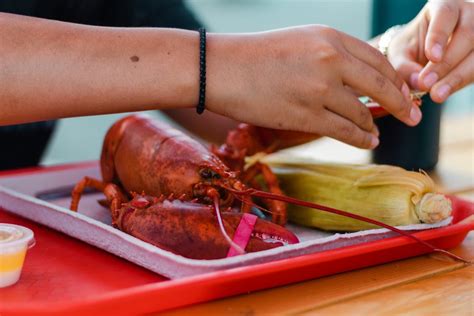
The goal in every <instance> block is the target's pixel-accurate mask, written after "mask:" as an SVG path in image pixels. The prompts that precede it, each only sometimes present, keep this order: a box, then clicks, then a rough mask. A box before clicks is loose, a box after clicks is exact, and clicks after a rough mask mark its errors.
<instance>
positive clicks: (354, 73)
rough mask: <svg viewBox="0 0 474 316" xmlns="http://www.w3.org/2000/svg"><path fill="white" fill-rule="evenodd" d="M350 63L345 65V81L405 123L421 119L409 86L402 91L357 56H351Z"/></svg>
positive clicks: (405, 86)
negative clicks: (413, 102) (412, 100)
mask: <svg viewBox="0 0 474 316" xmlns="http://www.w3.org/2000/svg"><path fill="white" fill-rule="evenodd" d="M348 59H349V61H348V63H349V65H347V66H346V67H343V75H342V78H343V80H344V83H345V84H347V85H349V86H351V87H354V88H355V89H356V90H357V91H361V92H363V93H364V94H366V95H368V96H370V97H371V98H372V99H374V100H375V101H376V102H377V103H379V104H380V105H381V106H383V107H384V108H385V109H386V110H387V111H388V112H390V113H391V114H393V115H394V116H395V117H396V118H398V119H399V120H401V121H403V122H404V123H405V124H407V125H410V126H413V125H416V124H418V122H419V121H420V120H421V111H420V109H418V107H416V106H414V105H412V103H411V100H410V96H409V89H408V86H407V85H406V84H405V83H403V84H402V89H401V90H402V91H403V92H401V91H400V89H399V88H397V87H396V86H395V85H394V83H393V82H392V81H390V80H389V79H388V78H386V77H385V76H383V75H382V74H381V73H380V72H378V71H377V70H375V69H374V68H372V67H370V66H369V65H367V64H365V63H363V62H362V61H360V60H358V59H357V58H353V57H349V58H348Z"/></svg>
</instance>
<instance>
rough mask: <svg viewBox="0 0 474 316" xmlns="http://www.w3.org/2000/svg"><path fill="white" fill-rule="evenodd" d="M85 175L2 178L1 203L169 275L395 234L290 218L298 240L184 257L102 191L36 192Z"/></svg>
mask: <svg viewBox="0 0 474 316" xmlns="http://www.w3.org/2000/svg"><path fill="white" fill-rule="evenodd" d="M86 175H87V176H92V177H99V172H98V168H97V166H95V165H94V166H90V167H86V168H79V169H66V170H56V171H50V172H46V173H36V174H31V173H30V174H25V175H17V176H15V177H10V178H0V208H3V209H5V210H7V211H10V212H13V213H15V214H18V215H20V216H23V217H26V218H28V219H31V220H33V221H35V222H38V223H41V224H44V225H46V226H48V227H51V228H53V229H56V230H58V231H61V232H63V233H65V234H67V235H70V236H72V237H75V238H78V239H80V240H82V241H84V242H87V243H89V244H91V245H94V246H96V247H99V248H101V249H104V250H106V251H108V252H110V253H113V254H115V255H118V256H120V257H122V258H125V259H127V260H129V261H131V262H134V263H136V264H138V265H140V266H143V267H145V268H147V269H149V270H152V271H154V272H156V273H159V274H161V275H163V276H166V277H169V278H180V277H184V276H190V275H197V274H202V273H206V272H212V271H217V270H224V269H229V268H234V267H240V266H246V265H250V264H257V263H264V262H270V261H274V260H279V259H284V258H291V257H296V256H301V255H305V254H310V253H316V252H321V251H326V250H331V249H336V248H340V247H345V246H350V245H355V244H360V243H365V242H369V241H375V240H380V239H383V238H387V237H391V236H395V235H396V234H395V233H393V232H391V231H388V230H386V229H373V230H366V231H361V232H356V233H345V234H334V233H328V232H323V231H319V230H315V229H310V228H304V227H300V226H295V225H291V224H290V225H289V226H288V228H289V229H290V230H292V231H293V232H294V233H295V234H296V235H297V236H298V237H299V238H300V241H301V242H300V243H299V244H294V245H288V246H284V247H279V248H274V249H270V250H266V251H260V252H255V253H247V254H245V255H242V256H236V257H231V258H224V259H217V260H195V259H188V258H184V257H182V256H179V255H175V254H173V253H171V252H168V251H165V250H162V249H160V248H158V247H155V246H153V245H151V244H148V243H145V242H143V241H141V240H139V239H136V238H134V237H132V236H130V235H128V234H126V233H123V232H121V231H119V230H117V229H115V228H113V227H112V226H110V215H109V213H108V210H107V209H105V208H103V207H101V206H99V205H98V203H97V200H98V199H100V198H103V196H102V195H101V194H89V195H85V196H84V197H83V199H82V200H81V204H80V208H79V213H75V212H71V211H70V210H68V209H67V207H68V205H69V201H70V199H69V197H64V198H59V199H55V200H54V201H49V202H45V201H42V200H39V199H37V198H34V196H36V194H37V193H38V192H42V191H46V190H50V189H54V188H58V187H62V186H66V187H67V186H71V185H73V184H74V183H76V182H77V181H78V180H80V179H81V178H82V177H83V176H86ZM450 222H451V218H448V219H446V220H444V221H442V222H440V223H437V224H432V225H430V224H417V225H409V226H403V227H399V228H400V229H403V230H422V229H429V228H435V227H441V226H445V225H448V224H449V223H450Z"/></svg>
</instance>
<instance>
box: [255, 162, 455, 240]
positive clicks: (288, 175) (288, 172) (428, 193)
mask: <svg viewBox="0 0 474 316" xmlns="http://www.w3.org/2000/svg"><path fill="white" fill-rule="evenodd" d="M264 162H265V163H267V164H269V165H270V166H271V167H272V169H273V170H274V172H275V173H276V175H277V176H278V178H279V180H280V184H281V187H282V189H283V191H284V192H285V193H286V194H287V195H288V196H291V197H295V198H298V199H302V200H306V201H310V202H313V203H318V204H322V205H326V206H330V207H333V208H336V209H340V210H344V211H347V212H351V213H354V214H358V215H362V216H365V217H369V218H372V219H375V220H379V221H381V222H384V223H386V224H389V225H392V226H400V225H409V224H417V223H435V222H439V221H441V220H443V219H445V218H447V217H449V216H450V215H451V201H450V200H449V199H448V198H446V197H445V196H444V195H442V194H437V193H435V192H434V190H435V185H434V183H433V181H432V180H431V178H430V177H429V176H428V175H427V174H426V173H422V172H412V171H406V170H404V169H402V168H399V167H394V166H387V165H349V164H331V163H320V162H316V161H313V160H309V159H296V158H292V157H286V158H282V157H281V156H274V157H272V156H268V157H266V158H265V159H264ZM288 215H289V219H290V220H291V221H293V222H295V223H298V224H300V225H305V226H312V227H317V228H320V229H324V230H334V231H356V230H364V229H372V228H377V226H374V225H372V224H369V223H365V222H361V221H358V220H354V219H351V218H346V217H343V216H340V215H335V214H329V213H326V212H321V211H317V210H314V209H309V208H305V207H300V206H293V205H288Z"/></svg>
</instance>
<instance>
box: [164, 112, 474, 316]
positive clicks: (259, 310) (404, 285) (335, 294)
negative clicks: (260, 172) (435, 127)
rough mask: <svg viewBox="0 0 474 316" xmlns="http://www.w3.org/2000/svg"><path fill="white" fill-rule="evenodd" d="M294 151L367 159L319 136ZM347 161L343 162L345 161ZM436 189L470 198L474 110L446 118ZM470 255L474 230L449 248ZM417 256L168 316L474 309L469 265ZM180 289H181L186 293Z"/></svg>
mask: <svg viewBox="0 0 474 316" xmlns="http://www.w3.org/2000/svg"><path fill="white" fill-rule="evenodd" d="M298 152H299V153H301V152H303V153H304V152H311V153H312V154H313V153H317V152H321V153H324V156H322V155H321V158H324V159H329V160H332V161H348V160H347V159H346V158H343V159H341V157H351V158H350V161H351V162H367V161H368V153H367V152H366V151H361V150H358V149H354V148H351V147H348V146H346V145H343V144H340V143H337V142H334V141H330V140H323V141H320V142H319V143H317V142H316V143H313V144H310V145H306V146H304V147H301V148H299V149H298ZM344 159H346V160H344ZM433 177H434V178H435V180H436V182H437V183H438V184H439V185H440V190H442V191H444V192H447V193H454V194H458V195H461V196H463V197H465V198H468V199H472V200H474V116H473V115H471V116H467V117H461V118H448V119H446V120H445V121H443V125H442V135H441V152H440V162H439V165H438V168H437V170H436V172H435V173H434V174H433ZM453 252H454V253H455V254H457V255H460V256H462V257H464V258H466V259H469V260H471V261H472V260H474V232H471V233H470V234H469V235H468V237H467V239H466V240H465V241H464V243H463V244H462V245H461V246H459V247H457V248H456V249H454V250H453ZM435 256H436V255H426V256H420V257H416V258H412V259H407V260H401V261H397V262H393V263H388V264H384V265H380V266H376V267H371V268H366V269H361V270H357V271H352V272H346V273H341V274H338V275H334V276H330V277H325V278H320V279H316V280H311V281H307V282H302V283H298V284H294V285H289V286H284V287H279V288H275V289H270V290H265V291H259V292H255V293H252V294H248V295H240V296H236V297H232V298H227V299H222V300H218V301H214V302H210V303H205V304H200V305H195V306H191V307H187V308H182V309H178V310H174V311H170V312H168V313H166V315H269V314H271V315H276V314H278V315H281V314H304V315H306V314H310V315H348V314H350V315H394V314H395V315H400V314H403V315H406V314H408V315H448V314H449V315H457V316H460V315H474V266H465V265H464V264H462V263H459V262H452V261H446V260H445V259H440V258H439V257H436V258H434V257H435ZM183 295H185V294H184V293H183Z"/></svg>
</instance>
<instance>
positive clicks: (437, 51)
mask: <svg viewBox="0 0 474 316" xmlns="http://www.w3.org/2000/svg"><path fill="white" fill-rule="evenodd" d="M442 54H443V47H441V45H439V44H434V45H433V48H431V55H432V56H433V57H434V58H435V59H436V60H440V59H441V55H442Z"/></svg>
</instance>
